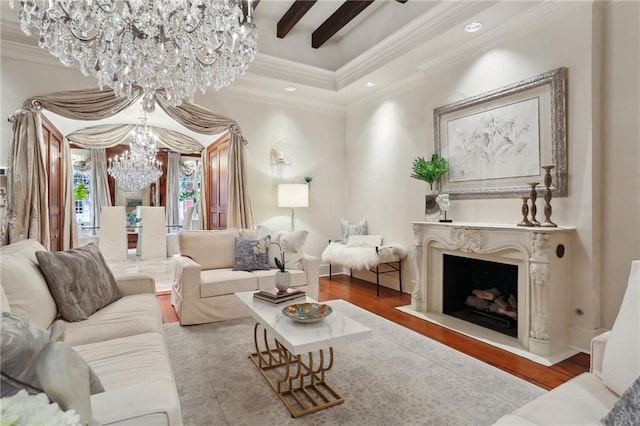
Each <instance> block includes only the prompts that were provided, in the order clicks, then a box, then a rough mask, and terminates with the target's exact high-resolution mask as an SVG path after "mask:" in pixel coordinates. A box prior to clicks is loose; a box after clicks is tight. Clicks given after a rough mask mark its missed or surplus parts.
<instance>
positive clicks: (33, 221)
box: [2, 108, 49, 249]
mask: <svg viewBox="0 0 640 426" xmlns="http://www.w3.org/2000/svg"><path fill="white" fill-rule="evenodd" d="M10 121H12V122H13V136H12V139H11V148H10V153H9V173H8V176H7V211H6V214H5V218H4V220H3V225H2V244H3V245H5V244H10V243H14V242H17V241H21V240H26V239H33V240H37V241H39V242H40V243H41V244H42V245H43V246H45V247H46V248H47V249H48V248H49V200H48V199H47V186H48V180H47V172H46V166H45V158H44V145H43V136H42V122H41V120H40V114H39V113H38V112H37V111H34V110H32V109H30V108H24V109H22V110H20V111H18V112H16V114H14V115H12V116H11V118H10Z"/></svg>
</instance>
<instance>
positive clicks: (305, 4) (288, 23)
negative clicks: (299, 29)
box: [277, 0, 317, 38]
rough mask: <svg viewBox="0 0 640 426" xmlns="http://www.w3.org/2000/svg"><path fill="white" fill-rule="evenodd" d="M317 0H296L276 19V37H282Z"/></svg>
mask: <svg viewBox="0 0 640 426" xmlns="http://www.w3.org/2000/svg"><path fill="white" fill-rule="evenodd" d="M316 1H317V0H296V1H295V2H294V3H293V4H292V5H291V7H290V8H289V10H287V12H286V13H285V14H284V15H282V18H280V20H279V21H278V31H277V36H278V38H284V36H286V35H287V34H289V31H291V30H292V29H293V27H294V26H295V25H296V24H297V23H298V21H300V19H302V17H303V16H304V15H305V13H307V12H308V11H309V9H311V7H312V6H313V5H314V4H316Z"/></svg>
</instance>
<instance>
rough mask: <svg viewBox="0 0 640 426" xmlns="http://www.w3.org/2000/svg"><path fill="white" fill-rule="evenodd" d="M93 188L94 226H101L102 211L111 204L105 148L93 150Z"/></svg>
mask: <svg viewBox="0 0 640 426" xmlns="http://www.w3.org/2000/svg"><path fill="white" fill-rule="evenodd" d="M91 163H92V165H93V167H92V172H91V188H93V196H92V199H93V213H92V214H93V226H100V211H101V210H102V207H104V206H110V205H111V192H109V178H108V175H107V151H106V150H105V149H104V148H100V149H92V150H91Z"/></svg>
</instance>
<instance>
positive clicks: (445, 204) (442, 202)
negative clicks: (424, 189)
mask: <svg viewBox="0 0 640 426" xmlns="http://www.w3.org/2000/svg"><path fill="white" fill-rule="evenodd" d="M436 202H437V203H438V205H439V206H440V211H441V212H442V213H441V214H440V222H453V221H452V220H451V219H447V211H448V210H449V207H450V206H451V201H449V194H440V195H438V196H437V197H436Z"/></svg>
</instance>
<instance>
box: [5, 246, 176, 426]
mask: <svg viewBox="0 0 640 426" xmlns="http://www.w3.org/2000/svg"><path fill="white" fill-rule="evenodd" d="M39 250H45V248H44V247H42V246H41V245H40V244H39V243H38V242H36V241H33V240H25V241H20V242H17V243H15V244H10V245H8V246H5V247H2V248H1V249H0V262H1V266H2V270H1V275H0V277H1V284H2V287H1V291H0V299H1V301H2V310H3V311H10V312H11V313H13V314H15V315H17V316H20V317H22V318H24V319H27V320H29V321H31V322H32V323H35V324H37V325H39V326H41V327H43V328H45V329H48V328H50V326H51V324H52V323H53V322H54V321H55V320H56V318H57V316H58V312H57V308H56V304H55V302H54V299H53V298H52V296H51V294H50V293H49V289H48V287H47V283H46V281H45V278H44V277H43V275H42V274H41V272H40V269H39V266H38V261H37V258H36V255H35V253H36V251H39ZM116 281H117V284H118V287H119V288H120V291H121V293H122V296H123V297H122V298H120V299H118V300H116V301H115V302H113V303H111V304H110V305H108V306H106V307H104V308H102V309H100V310H98V311H97V312H95V313H94V314H93V315H91V316H90V317H89V318H88V319H87V320H84V321H79V322H65V330H66V332H65V339H64V342H65V343H67V344H68V345H70V346H71V347H72V348H73V349H75V350H76V351H77V352H78V353H79V354H80V355H81V356H82V358H84V360H85V361H86V362H87V363H88V364H89V366H90V367H91V368H92V369H93V370H94V372H95V373H96V374H97V376H98V378H99V379H100V381H101V382H102V385H103V386H104V388H105V392H102V393H98V394H94V395H92V396H91V406H92V410H93V417H94V418H95V419H96V420H98V421H99V422H100V423H101V424H102V425H154V426H156V425H181V424H182V416H181V413H180V401H179V399H178V394H177V390H176V384H175V381H174V377H173V371H172V369H171V364H170V361H169V355H168V353H167V348H166V342H165V339H164V334H163V328H162V315H161V311H160V306H159V304H158V301H157V298H156V295H155V283H154V280H153V278H150V277H144V276H127V277H126V278H118V277H116Z"/></svg>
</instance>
